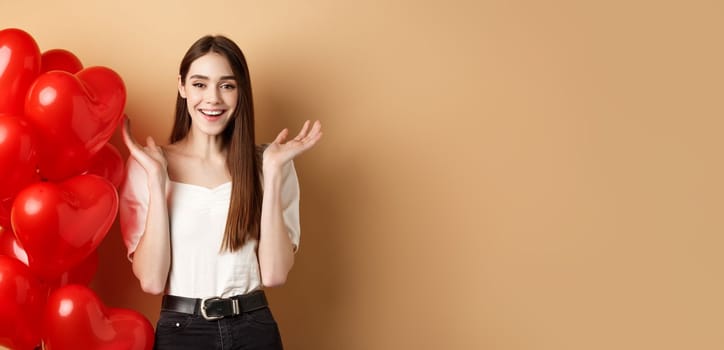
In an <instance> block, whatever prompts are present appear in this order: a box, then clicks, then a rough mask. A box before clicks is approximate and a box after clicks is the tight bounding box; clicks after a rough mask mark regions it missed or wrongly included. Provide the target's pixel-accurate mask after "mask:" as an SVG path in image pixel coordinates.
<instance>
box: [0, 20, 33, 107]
mask: <svg viewBox="0 0 724 350" xmlns="http://www.w3.org/2000/svg"><path fill="white" fill-rule="evenodd" d="M39 73H40V49H39V48H38V44H37V43H36V42H35V40H34V39H33V37H32V36H30V34H28V33H26V32H24V31H22V30H20V29H15V28H10V29H4V30H0V113H10V114H23V106H24V102H25V94H26V93H27V91H28V88H29V87H30V84H32V83H33V80H35V78H36V77H37V76H38V74H39Z"/></svg>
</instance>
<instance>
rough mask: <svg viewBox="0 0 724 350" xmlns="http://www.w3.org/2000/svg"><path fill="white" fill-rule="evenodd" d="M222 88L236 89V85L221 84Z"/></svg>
mask: <svg viewBox="0 0 724 350" xmlns="http://www.w3.org/2000/svg"><path fill="white" fill-rule="evenodd" d="M221 88H222V89H226V90H234V89H236V86H235V85H234V84H223V85H221Z"/></svg>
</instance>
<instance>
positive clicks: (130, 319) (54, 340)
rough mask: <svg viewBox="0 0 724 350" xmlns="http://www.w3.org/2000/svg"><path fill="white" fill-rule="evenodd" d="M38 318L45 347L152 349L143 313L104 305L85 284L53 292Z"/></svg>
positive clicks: (54, 349)
mask: <svg viewBox="0 0 724 350" xmlns="http://www.w3.org/2000/svg"><path fill="white" fill-rule="evenodd" d="M42 320H43V341H44V343H45V349H46V350H77V349H108V350H110V349H117V350H121V349H122V350H151V349H152V348H153V327H152V326H151V323H150V322H149V321H148V320H147V319H146V318H145V317H144V316H143V315H141V314H140V313H138V312H136V311H133V310H128V309H119V308H108V307H106V306H105V305H103V302H102V301H101V300H100V299H99V298H98V296H97V295H96V294H95V293H94V292H93V291H92V290H90V289H88V288H87V287H83V286H79V285H70V286H66V287H62V288H60V289H58V290H56V291H55V292H53V293H52V294H51V295H50V297H49V298H48V303H47V304H46V307H45V311H44V312H43V316H42Z"/></svg>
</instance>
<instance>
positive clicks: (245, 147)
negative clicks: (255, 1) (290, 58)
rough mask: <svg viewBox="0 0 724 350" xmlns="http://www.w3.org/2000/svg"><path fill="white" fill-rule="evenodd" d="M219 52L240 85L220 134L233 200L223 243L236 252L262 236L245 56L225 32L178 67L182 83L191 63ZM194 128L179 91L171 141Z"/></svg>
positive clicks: (195, 48)
mask: <svg viewBox="0 0 724 350" xmlns="http://www.w3.org/2000/svg"><path fill="white" fill-rule="evenodd" d="M211 52H213V53H218V54H220V55H222V56H223V57H225V58H226V59H227V60H228V61H229V65H230V66H231V69H232V71H233V73H234V78H235V79H236V83H237V84H238V88H237V93H238V99H237V102H236V107H235V108H234V112H233V115H232V116H231V118H230V120H229V123H228V124H227V126H226V128H225V129H224V131H223V132H222V134H221V137H222V147H224V148H225V149H226V150H227V156H226V165H227V167H228V168H229V172H230V173H231V203H230V205H229V213H228V215H227V219H226V229H225V231H224V238H223V241H222V244H221V248H220V249H221V250H222V251H236V250H238V249H239V248H241V246H242V245H243V244H244V242H246V240H248V239H250V238H253V239H258V238H259V228H260V221H261V202H262V187H261V176H260V171H259V170H260V169H261V157H259V154H260V152H259V149H258V148H257V146H256V140H255V137H254V105H253V100H252V95H251V79H250V78H249V68H248V66H247V64H246V58H245V57H244V54H243V53H242V52H241V49H240V48H239V46H237V45H236V43H234V42H233V41H232V40H230V39H228V38H226V37H224V36H222V35H215V36H212V35H207V36H204V37H202V38H200V39H199V40H197V41H196V42H195V43H194V44H193V45H191V47H190V48H189V49H188V51H187V52H186V54H185V55H184V57H183V59H182V60H181V65H180V67H179V75H180V77H181V83H182V84H184V85H185V84H186V75H187V74H188V72H189V68H190V67H191V64H192V63H193V62H194V61H195V60H196V59H198V58H199V57H201V56H204V55H206V54H208V53H211ZM190 129H191V116H190V115H189V110H188V107H187V106H186V100H185V99H184V98H183V97H181V94H180V93H179V94H178V95H177V97H176V113H175V118H174V125H173V129H172V131H171V137H170V142H171V143H175V142H178V141H180V140H181V139H183V138H184V137H186V135H187V134H188V133H189V130H190Z"/></svg>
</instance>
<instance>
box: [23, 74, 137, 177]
mask: <svg viewBox="0 0 724 350" xmlns="http://www.w3.org/2000/svg"><path fill="white" fill-rule="evenodd" d="M125 104H126V88H125V86H124V85H123V80H122V79H121V77H120V76H119V75H118V74H116V72H114V71H113V70H111V69H108V68H105V67H90V68H86V69H83V70H81V71H80V72H78V73H77V74H75V75H73V74H70V73H68V72H63V71H57V70H56V71H50V72H47V73H44V74H41V75H40V76H39V77H38V78H37V79H36V80H35V82H34V83H33V85H32V86H31V87H30V90H29V91H28V95H27V99H26V100H25V119H26V120H28V121H29V122H30V124H31V125H32V126H33V127H34V128H35V131H36V134H37V135H38V140H39V142H38V143H39V156H40V159H39V165H38V167H39V169H40V175H41V176H42V177H44V178H46V179H50V180H55V181H57V180H62V179H66V178H68V177H70V176H73V175H77V174H81V173H83V172H85V171H86V170H88V167H89V166H90V160H91V158H92V156H93V155H94V154H96V153H97V152H98V151H100V150H101V148H102V147H103V145H105V144H106V143H107V142H108V140H110V138H111V136H112V135H113V132H114V130H115V129H116V126H118V124H119V122H120V121H121V118H122V117H123V114H122V113H123V108H124V106H125Z"/></svg>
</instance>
